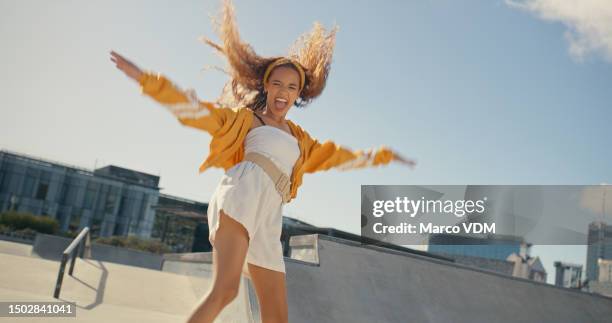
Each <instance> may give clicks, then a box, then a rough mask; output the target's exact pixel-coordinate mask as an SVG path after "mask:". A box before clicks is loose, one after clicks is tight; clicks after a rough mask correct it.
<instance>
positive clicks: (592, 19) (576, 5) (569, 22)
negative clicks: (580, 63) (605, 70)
mask: <svg viewBox="0 0 612 323" xmlns="http://www.w3.org/2000/svg"><path fill="white" fill-rule="evenodd" d="M505 1H506V4H507V5H508V6H509V7H512V8H518V9H522V10H526V11H529V12H532V13H534V14H536V15H537V16H538V17H539V18H541V19H544V20H548V21H559V22H562V23H563V24H564V25H565V26H566V27H567V30H566V32H565V38H566V39H567V40H568V42H569V51H570V54H571V55H572V56H573V57H575V58H576V59H578V60H582V59H583V58H584V57H585V56H586V55H587V54H589V53H598V54H601V55H603V57H604V58H605V59H607V60H608V61H610V62H612V0H505Z"/></svg>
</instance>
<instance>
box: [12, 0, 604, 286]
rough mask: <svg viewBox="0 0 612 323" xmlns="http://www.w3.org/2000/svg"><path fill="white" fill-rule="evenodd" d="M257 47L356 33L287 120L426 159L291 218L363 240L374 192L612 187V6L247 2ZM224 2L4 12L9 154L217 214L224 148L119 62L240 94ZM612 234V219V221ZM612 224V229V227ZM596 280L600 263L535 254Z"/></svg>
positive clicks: (567, 251)
mask: <svg viewBox="0 0 612 323" xmlns="http://www.w3.org/2000/svg"><path fill="white" fill-rule="evenodd" d="M234 4H235V7H236V15H237V20H238V24H239V26H240V31H241V36H242V38H243V39H244V40H245V41H247V42H249V43H250V44H251V45H252V46H253V47H254V48H255V50H256V51H257V52H258V53H259V54H261V55H266V56H268V55H269V56H272V55H284V54H286V51H287V49H288V48H289V46H290V45H291V44H292V43H293V41H294V40H295V39H296V38H297V37H298V36H299V35H300V34H302V33H304V32H306V31H308V30H309V29H310V28H311V27H312V24H313V22H314V21H319V22H321V23H322V24H323V25H324V26H326V27H328V28H329V27H331V26H333V25H334V24H337V25H338V26H339V32H338V34H337V42H336V50H335V52H334V61H333V64H332V70H331V73H330V77H329V80H328V83H327V87H326V89H325V91H324V92H323V95H322V96H321V97H320V98H319V99H317V100H315V101H314V102H313V103H312V104H311V105H309V106H308V107H306V108H305V109H297V108H295V107H294V108H292V110H291V111H290V112H289V114H288V118H289V119H291V120H292V121H294V122H296V123H297V124H299V125H300V126H302V127H303V128H304V129H306V130H307V131H308V132H309V133H310V134H311V135H313V136H314V137H316V138H318V139H321V140H325V139H331V140H333V141H335V142H336V143H338V144H341V145H343V146H345V147H348V148H351V149H365V148H372V147H377V146H380V145H383V144H384V145H387V146H390V147H392V148H393V149H395V150H397V151H399V152H400V153H402V154H403V155H404V156H407V157H411V158H414V159H416V160H417V162H418V165H417V167H416V168H415V169H414V170H411V169H410V168H407V167H405V166H403V165H401V164H391V165H388V166H384V167H378V168H370V169H364V170H354V171H347V172H340V171H335V170H330V171H327V172H321V173H317V174H312V175H306V176H305V178H304V182H303V185H302V186H301V187H300V189H299V192H298V197H297V199H296V200H294V201H293V202H292V203H290V204H289V205H287V206H286V207H285V210H284V213H285V215H288V216H291V217H294V218H298V219H300V220H303V221H306V222H309V223H312V224H314V225H318V226H324V227H335V228H337V229H340V230H345V231H349V232H353V233H357V234H359V232H360V217H359V212H360V185H366V184H370V185H371V184H379V185H383V184H399V185H437V184H458V185H467V184H508V185H510V184H537V185H554V184H600V183H610V182H612V167H610V165H611V163H610V161H611V160H612V148H611V147H612V145H611V141H612V140H611V139H612V127H611V125H612V109H610V108H611V102H612V91H611V90H610V85H612V5H610V4H609V3H608V4H606V1H605V0H583V1H577V0H567V1H552V0H529V1H503V0H479V1H451V0H447V1H443V0H440V1H425V0H419V1H416V0H413V1H391V0H387V1H377V2H372V1H362V0H360V1H349V0H337V1H309V2H307V5H306V2H303V1H288V0H285V1H277V0H271V1H257V2H255V1H246V0H244V1H243V0H235V1H234ZM220 8H221V2H220V1H219V0H215V1H204V0H198V1H180V2H178V1H169V0H165V1H161V0H151V1H144V0H141V1H139V0H131V1H87V2H83V1H67V0H57V1H52V2H50V1H42V0H36V1H34V0H19V1H17V0H0V39H1V40H2V50H0V61H1V62H2V64H0V74H2V78H0V95H1V96H2V98H3V104H2V106H1V108H0V148H2V149H8V150H11V151H16V152H19V153H25V154H28V155H32V156H35V157H39V158H44V159H50V160H54V161H59V162H62V163H68V164H71V165H76V166H80V167H85V168H89V169H93V168H94V167H101V166H105V165H110V164H112V165H117V166H121V167H126V168H131V169H135V170H138V171H143V172H147V173H150V174H154V175H160V176H161V182H160V187H162V192H163V193H166V194H172V195H178V196H181V197H185V198H190V199H194V200H198V201H202V202H207V201H208V200H209V198H210V196H211V195H212V193H213V191H214V189H215V186H216V185H217V183H218V182H219V180H220V178H221V175H222V174H223V172H222V170H220V169H213V170H209V171H206V172H204V173H202V174H200V175H198V172H197V169H198V166H199V164H200V163H201V162H202V161H203V160H204V158H205V157H206V155H207V154H208V144H209V142H210V137H209V136H208V134H207V133H205V132H201V131H198V130H196V129H192V128H187V127H183V126H181V125H180V124H179V123H178V121H177V120H175V119H174V117H173V116H172V115H171V114H170V113H169V112H167V111H166V110H164V108H163V107H161V106H160V105H158V104H156V103H155V102H153V101H152V100H151V99H149V98H147V97H145V96H142V95H141V94H140V91H139V88H138V85H137V84H136V83H134V82H132V81H131V80H129V79H128V78H127V77H126V76H124V75H123V74H122V73H120V71H118V70H117V69H116V68H115V67H114V64H113V63H112V62H111V61H110V56H109V51H110V50H115V51H117V52H119V53H121V54H123V55H124V56H126V57H127V58H128V59H131V60H132V61H133V62H135V63H136V64H137V65H139V66H140V67H141V68H143V69H148V70H154V71H157V72H160V73H163V74H164V75H166V76H167V77H169V78H170V79H171V80H173V81H174V82H175V83H176V84H177V85H178V86H180V87H182V88H193V89H195V90H196V92H197V93H198V96H199V97H200V98H202V99H208V100H214V99H215V98H217V96H218V94H219V93H220V90H221V87H222V86H223V84H224V83H225V81H227V78H226V76H225V75H224V74H222V73H220V72H217V71H214V70H208V71H203V67H204V66H206V65H219V66H223V65H224V63H225V62H224V61H223V60H222V59H221V58H220V57H219V56H218V55H216V54H215V53H214V52H213V50H212V49H211V48H209V47H207V46H206V45H204V44H203V43H201V42H199V41H198V38H199V37H200V36H207V37H211V38H212V39H215V40H216V39H218V38H217V37H216V35H215V33H214V30H213V26H212V24H211V22H210V19H209V18H210V16H212V15H215V14H216V13H217V12H218V11H219V9H220ZM608 219H610V218H608ZM609 222H612V219H611V220H610V221H609ZM532 254H534V255H538V256H540V257H541V258H542V259H543V262H544V264H545V266H546V269H547V270H548V273H549V281H550V277H551V276H554V268H553V267H552V262H553V261H555V260H566V261H570V262H574V263H584V262H585V258H586V248H585V247H584V246H563V247H546V246H541V247H539V246H538V247H536V248H534V249H533V250H532Z"/></svg>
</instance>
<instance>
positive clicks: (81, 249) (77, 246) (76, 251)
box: [53, 227, 91, 298]
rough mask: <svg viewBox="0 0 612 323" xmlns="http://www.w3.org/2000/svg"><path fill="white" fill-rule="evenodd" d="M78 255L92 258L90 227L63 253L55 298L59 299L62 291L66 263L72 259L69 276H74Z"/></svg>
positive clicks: (54, 293) (82, 231)
mask: <svg viewBox="0 0 612 323" xmlns="http://www.w3.org/2000/svg"><path fill="white" fill-rule="evenodd" d="M77 255H79V256H80V257H81V258H83V256H85V257H87V258H91V238H90V233H89V227H85V228H84V229H83V230H81V232H80V233H79V235H77V236H76V238H74V240H72V242H71V243H70V245H69V246H68V247H67V248H66V250H64V252H63V253H62V261H61V264H60V268H59V272H58V274H57V282H56V283H55V291H54V292H53V297H55V298H59V295H60V291H61V289H62V281H63V280H64V271H65V270H66V263H67V262H68V259H70V258H71V259H70V269H69V270H68V275H70V276H72V272H73V271H74V264H75V262H76V258H77Z"/></svg>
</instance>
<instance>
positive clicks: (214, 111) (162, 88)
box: [111, 51, 231, 134]
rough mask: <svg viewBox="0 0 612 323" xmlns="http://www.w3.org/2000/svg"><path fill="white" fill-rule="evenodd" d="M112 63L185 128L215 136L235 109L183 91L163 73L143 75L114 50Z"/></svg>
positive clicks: (189, 91) (143, 73) (191, 92)
mask: <svg viewBox="0 0 612 323" xmlns="http://www.w3.org/2000/svg"><path fill="white" fill-rule="evenodd" d="M111 61H113V62H114V63H115V64H116V66H117V68H118V69H119V70H121V71H122V72H124V73H125V74H126V75H127V76H128V77H129V78H131V79H133V80H134V81H136V82H138V83H139V84H140V86H141V89H142V93H144V94H146V95H148V96H150V97H151V98H153V99H154V100H155V101H157V102H158V103H160V104H162V105H163V106H164V107H166V108H167V109H168V110H169V111H170V112H171V113H172V114H173V115H174V116H175V117H176V118H177V119H178V120H179V121H180V122H181V123H182V124H183V125H186V126H190V127H194V128H198V129H201V130H204V131H207V132H209V133H210V134H214V133H215V131H217V130H218V129H219V128H221V127H222V126H223V122H224V120H226V114H228V113H230V112H231V109H227V108H226V109H221V108H218V107H216V106H215V105H214V104H213V103H211V102H205V101H200V100H198V98H197V97H196V95H195V91H193V90H188V91H183V90H181V89H179V88H178V87H176V86H175V85H174V84H173V83H172V82H171V81H170V80H168V79H167V78H166V77H164V76H163V75H160V74H154V73H152V72H143V71H142V70H141V69H140V68H138V66H136V65H135V64H134V63H132V62H130V61H129V60H127V59H126V58H124V57H123V56H121V55H119V54H118V53H116V52H114V51H112V52H111Z"/></svg>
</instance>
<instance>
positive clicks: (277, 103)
mask: <svg viewBox="0 0 612 323" xmlns="http://www.w3.org/2000/svg"><path fill="white" fill-rule="evenodd" d="M288 102H289V101H288V100H287V99H283V98H276V99H275V100H274V107H275V108H277V109H284V108H285V107H286V106H287V103H288Z"/></svg>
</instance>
